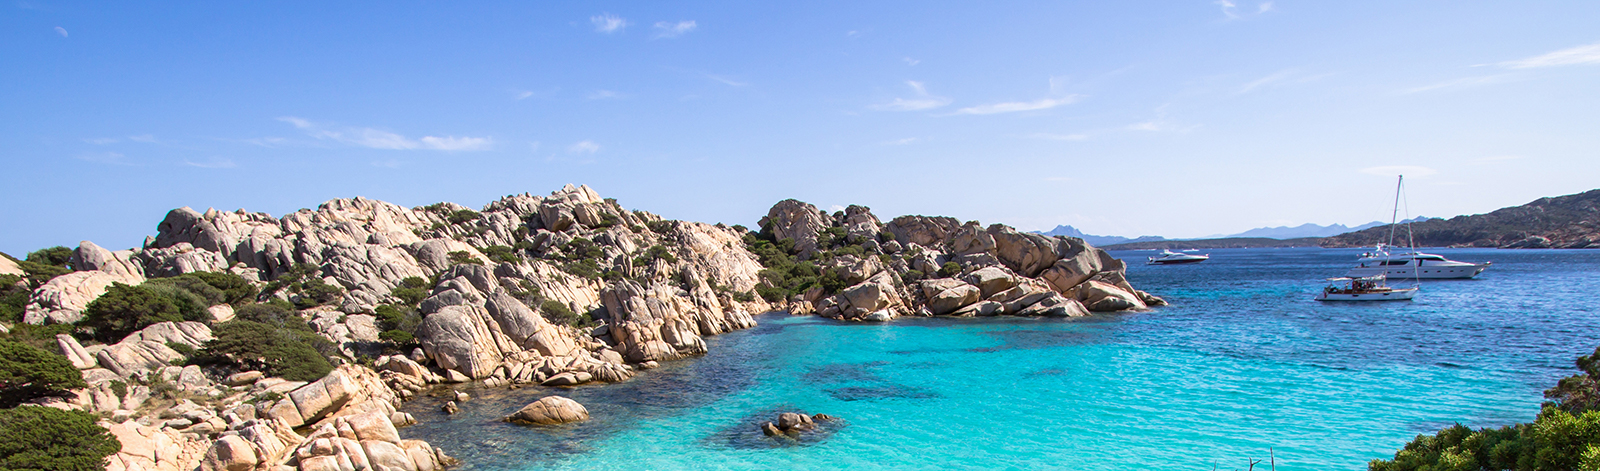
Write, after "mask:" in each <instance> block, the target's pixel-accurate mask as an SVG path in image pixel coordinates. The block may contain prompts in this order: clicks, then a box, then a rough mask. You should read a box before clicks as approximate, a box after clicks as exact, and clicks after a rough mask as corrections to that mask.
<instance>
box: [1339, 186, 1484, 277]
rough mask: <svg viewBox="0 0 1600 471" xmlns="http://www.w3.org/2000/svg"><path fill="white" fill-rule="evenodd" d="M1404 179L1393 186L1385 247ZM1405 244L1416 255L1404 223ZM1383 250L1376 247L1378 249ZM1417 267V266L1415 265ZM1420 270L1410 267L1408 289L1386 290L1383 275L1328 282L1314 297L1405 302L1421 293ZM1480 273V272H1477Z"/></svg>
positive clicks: (1391, 235) (1408, 226) (1395, 219)
mask: <svg viewBox="0 0 1600 471" xmlns="http://www.w3.org/2000/svg"><path fill="white" fill-rule="evenodd" d="M1405 181H1406V176H1405V175H1401V176H1400V179H1399V181H1398V182H1396V183H1395V186H1394V214H1392V215H1391V216H1390V222H1389V244H1387V245H1392V244H1393V243H1394V229H1395V226H1396V225H1397V224H1398V223H1399V217H1400V190H1401V189H1402V188H1404V185H1405ZM1406 240H1407V241H1409V242H1410V245H1411V252H1412V253H1416V251H1417V249H1416V241H1415V239H1414V238H1412V236H1411V223H1406ZM1382 247H1383V246H1381V245H1380V246H1379V248H1380V249H1382ZM1419 265H1420V264H1419ZM1418 270H1420V268H1416V266H1413V272H1412V273H1411V275H1412V276H1411V279H1412V286H1411V287H1410V288H1391V287H1389V277H1388V274H1387V273H1378V274H1376V275H1371V276H1359V277H1349V276H1345V277H1339V278H1329V279H1328V286H1327V287H1324V288H1322V292H1320V293H1317V298H1316V299H1317V300H1318V301H1409V300H1411V299H1412V298H1415V297H1416V296H1417V293H1418V292H1419V291H1421V290H1422V288H1421V286H1419V285H1418V284H1417V282H1416V279H1417V271H1418ZM1480 271H1481V270H1480Z"/></svg>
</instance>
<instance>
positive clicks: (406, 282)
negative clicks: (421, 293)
mask: <svg viewBox="0 0 1600 471" xmlns="http://www.w3.org/2000/svg"><path fill="white" fill-rule="evenodd" d="M400 286H404V287H407V288H417V289H428V288H432V287H433V283H431V282H429V281H428V280H426V279H423V278H422V277H420V276H408V277H405V278H402V279H401V280H400Z"/></svg>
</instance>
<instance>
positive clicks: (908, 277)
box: [900, 270, 928, 283]
mask: <svg viewBox="0 0 1600 471" xmlns="http://www.w3.org/2000/svg"><path fill="white" fill-rule="evenodd" d="M927 277H928V275H925V274H923V273H922V271H921V270H906V272H905V273H901V274H900V280H902V281H905V282H906V283H914V282H917V281H922V280H923V279H925V278H927Z"/></svg>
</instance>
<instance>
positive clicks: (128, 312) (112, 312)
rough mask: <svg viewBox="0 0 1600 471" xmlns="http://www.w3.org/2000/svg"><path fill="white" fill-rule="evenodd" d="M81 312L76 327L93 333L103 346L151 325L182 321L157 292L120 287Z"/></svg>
mask: <svg viewBox="0 0 1600 471" xmlns="http://www.w3.org/2000/svg"><path fill="white" fill-rule="evenodd" d="M83 312H84V316H83V319H82V320H80V321H78V325H80V326H83V327H89V328H92V329H94V338H95V339H96V340H99V341H101V342H106V343H114V342H116V341H118V340H121V339H122V338H123V337H126V336H127V335H128V334H131V333H133V332H134V331H137V330H139V329H143V328H145V327H146V326H149V325H150V324H155V323H158V322H168V321H172V322H177V321H182V320H184V319H183V313H182V312H181V310H180V309H179V306H178V305H177V304H176V303H174V302H173V301H172V300H171V299H168V298H166V297H163V296H161V294H160V293H158V292H157V291H156V290H152V289H150V288H147V287H144V286H143V285H140V286H128V285H125V284H122V283H113V284H112V285H111V288H109V289H107V290H106V294H103V295H100V297H99V298H96V299H95V300H94V301H92V302H90V303H89V306H88V307H87V308H85V309H84V311H83Z"/></svg>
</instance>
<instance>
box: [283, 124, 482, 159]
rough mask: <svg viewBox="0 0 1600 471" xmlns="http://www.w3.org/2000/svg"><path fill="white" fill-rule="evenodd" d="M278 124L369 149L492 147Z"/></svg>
mask: <svg viewBox="0 0 1600 471" xmlns="http://www.w3.org/2000/svg"><path fill="white" fill-rule="evenodd" d="M278 120H279V121H283V122H286V123H289V124H291V125H294V127H296V128H299V129H300V130H301V131H303V132H305V133H306V134H307V135H309V136H311V137H314V138H317V139H321V140H330V141H335V142H340V143H343V144H348V145H353V146H359V147H367V148H372V149H386V150H414V149H426V150H442V151H476V150H489V148H490V147H492V146H493V142H492V141H491V140H490V139H489V138H487V137H456V136H444V137H439V136H424V137H422V138H421V139H410V138H407V137H405V136H402V135H399V134H395V133H392V132H388V131H384V130H380V129H373V128H341V129H330V128H328V127H326V126H323V125H320V124H316V123H312V122H311V121H308V120H305V119H302V118H296V117H293V116H285V117H282V118H278Z"/></svg>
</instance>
